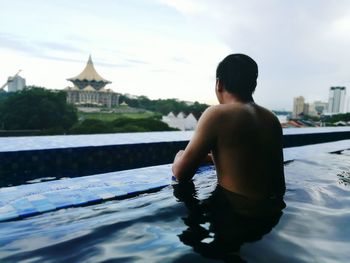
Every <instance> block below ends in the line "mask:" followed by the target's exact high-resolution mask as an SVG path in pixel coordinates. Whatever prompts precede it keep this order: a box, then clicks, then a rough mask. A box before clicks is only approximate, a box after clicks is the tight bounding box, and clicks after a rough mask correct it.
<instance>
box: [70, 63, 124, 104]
mask: <svg viewBox="0 0 350 263" xmlns="http://www.w3.org/2000/svg"><path fill="white" fill-rule="evenodd" d="M67 80H69V81H71V82H72V83H73V84H74V86H73V87H67V88H66V89H65V90H66V92H67V102H68V103H72V104H75V105H77V106H82V105H89V106H91V105H95V106H104V107H108V108H110V107H113V106H118V104H119V94H118V93H116V92H114V91H112V90H111V89H105V88H104V87H105V86H106V85H107V84H110V83H112V82H111V81H109V80H106V79H104V78H102V77H101V76H100V75H99V74H98V73H97V71H96V70H95V67H94V64H93V62H92V59H91V56H89V60H88V62H87V64H86V66H85V68H84V70H83V71H82V72H81V73H80V74H79V75H78V76H76V77H74V78H69V79H67Z"/></svg>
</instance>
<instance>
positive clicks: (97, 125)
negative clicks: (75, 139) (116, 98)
mask: <svg viewBox="0 0 350 263" xmlns="http://www.w3.org/2000/svg"><path fill="white" fill-rule="evenodd" d="M174 130H176V129H173V128H170V127H169V126H168V125H167V124H165V123H163V122H162V121H160V120H157V119H155V118H144V119H133V118H119V119H116V120H114V121H102V120H97V119H86V120H84V121H82V122H81V123H78V124H76V125H74V126H73V127H72V128H71V129H70V131H69V133H70V134H95V133H118V132H148V131H174Z"/></svg>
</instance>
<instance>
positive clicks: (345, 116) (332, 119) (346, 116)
mask: <svg viewBox="0 0 350 263" xmlns="http://www.w3.org/2000/svg"><path fill="white" fill-rule="evenodd" d="M322 121H324V122H329V123H336V122H338V121H345V122H348V121H350V113H340V114H335V115H331V116H322Z"/></svg>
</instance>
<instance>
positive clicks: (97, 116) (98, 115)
mask: <svg viewBox="0 0 350 263" xmlns="http://www.w3.org/2000/svg"><path fill="white" fill-rule="evenodd" d="M78 115H79V120H86V119H94V120H101V121H113V120H116V119H120V118H130V119H145V118H152V117H153V118H158V119H159V118H160V117H161V116H160V114H159V113H155V112H151V111H145V112H135V113H130V112H129V113H119V112H79V113H78Z"/></svg>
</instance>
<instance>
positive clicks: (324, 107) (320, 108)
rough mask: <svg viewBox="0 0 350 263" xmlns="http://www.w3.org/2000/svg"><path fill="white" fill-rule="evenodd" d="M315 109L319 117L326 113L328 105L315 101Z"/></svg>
mask: <svg viewBox="0 0 350 263" xmlns="http://www.w3.org/2000/svg"><path fill="white" fill-rule="evenodd" d="M313 109H314V111H315V112H316V114H317V115H321V114H323V113H325V112H326V111H327V109H328V103H327V102H323V101H318V100H317V101H314V102H313Z"/></svg>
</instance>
